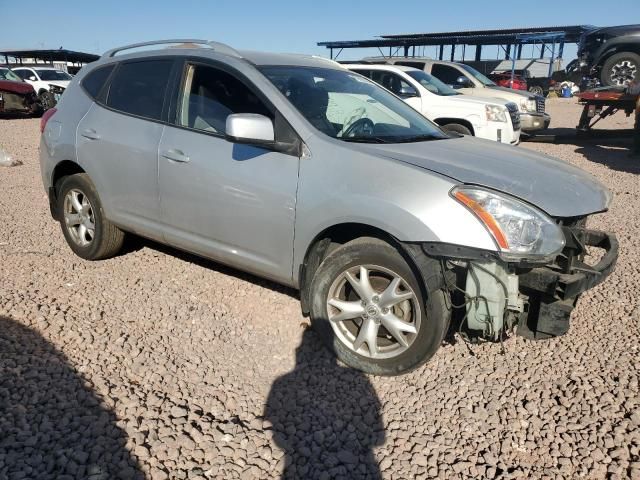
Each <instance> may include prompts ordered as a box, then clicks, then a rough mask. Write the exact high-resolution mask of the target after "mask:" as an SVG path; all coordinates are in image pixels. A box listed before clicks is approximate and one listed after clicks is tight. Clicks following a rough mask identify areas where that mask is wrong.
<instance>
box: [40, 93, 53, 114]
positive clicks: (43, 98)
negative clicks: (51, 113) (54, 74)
mask: <svg viewBox="0 0 640 480" xmlns="http://www.w3.org/2000/svg"><path fill="white" fill-rule="evenodd" d="M38 99H39V100H40V105H42V111H43V112H46V111H47V110H49V109H50V108H53V107H54V106H55V104H56V100H55V98H54V97H53V94H52V93H51V92H46V91H45V92H40V94H39V95H38Z"/></svg>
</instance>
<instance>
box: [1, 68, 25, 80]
mask: <svg viewBox="0 0 640 480" xmlns="http://www.w3.org/2000/svg"><path fill="white" fill-rule="evenodd" d="M0 80H12V81H14V82H21V81H22V79H21V78H20V77H19V76H18V75H16V74H15V73H13V72H12V71H11V70H9V69H8V68H0Z"/></svg>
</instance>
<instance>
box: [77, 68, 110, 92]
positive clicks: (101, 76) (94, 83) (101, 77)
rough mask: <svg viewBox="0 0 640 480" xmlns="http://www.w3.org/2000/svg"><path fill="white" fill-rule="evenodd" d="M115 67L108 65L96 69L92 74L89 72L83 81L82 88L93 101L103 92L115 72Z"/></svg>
mask: <svg viewBox="0 0 640 480" xmlns="http://www.w3.org/2000/svg"><path fill="white" fill-rule="evenodd" d="M113 67H114V65H107V66H106V67H100V68H96V69H95V70H93V71H92V72H89V74H87V76H86V77H84V80H82V88H84V91H85V92H87V93H88V94H89V96H90V97H91V98H93V99H96V98H97V97H98V95H99V94H100V91H101V90H102V87H103V86H104V84H105V82H106V81H107V78H109V75H110V74H111V72H112V71H113Z"/></svg>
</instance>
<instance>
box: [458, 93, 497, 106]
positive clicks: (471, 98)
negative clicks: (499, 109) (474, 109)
mask: <svg viewBox="0 0 640 480" xmlns="http://www.w3.org/2000/svg"><path fill="white" fill-rule="evenodd" d="M446 98H450V99H451V100H453V101H455V102H460V103H461V104H465V103H466V104H471V103H472V104H475V105H480V106H482V107H484V106H485V105H502V106H506V105H507V103H509V100H506V99H502V98H489V97H476V96H475V95H452V96H450V97H446Z"/></svg>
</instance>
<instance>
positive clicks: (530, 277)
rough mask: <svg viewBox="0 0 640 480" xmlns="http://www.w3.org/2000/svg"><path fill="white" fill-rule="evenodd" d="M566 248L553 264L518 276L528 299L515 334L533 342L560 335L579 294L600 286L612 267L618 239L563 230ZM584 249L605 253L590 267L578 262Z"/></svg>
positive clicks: (563, 332) (586, 232)
mask: <svg viewBox="0 0 640 480" xmlns="http://www.w3.org/2000/svg"><path fill="white" fill-rule="evenodd" d="M565 235H566V238H567V247H566V248H565V250H564V251H563V253H562V254H561V255H560V256H559V257H558V259H557V260H556V262H555V263H554V264H553V265H548V266H545V267H538V268H533V269H532V270H530V271H528V272H527V273H522V274H520V275H519V281H520V290H521V291H522V293H523V294H525V295H527V296H528V297H529V301H528V309H527V311H525V312H523V313H522V314H521V315H520V320H519V323H518V329H517V334H518V335H520V336H522V337H525V338H529V339H534V340H539V339H545V338H550V337H555V336H558V335H563V334H565V333H566V332H567V331H568V330H569V317H570V315H571V311H572V310H573V307H574V306H575V304H576V302H577V300H578V297H579V296H580V294H581V293H583V292H585V291H587V290H589V289H590V288H593V287H594V286H596V285H597V284H599V283H601V282H602V281H603V280H604V279H605V278H607V276H608V275H609V274H610V273H611V272H612V271H613V269H614V268H615V264H616V260H617V259H618V240H617V239H616V237H615V235H613V234H611V233H606V232H601V231H597V230H587V229H568V228H567V229H566V230H565ZM586 247H595V248H600V249H603V250H605V254H604V255H603V256H602V258H601V259H600V261H598V263H597V264H596V265H594V266H590V265H587V264H586V263H584V262H583V261H582V258H584V256H585V255H586Z"/></svg>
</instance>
